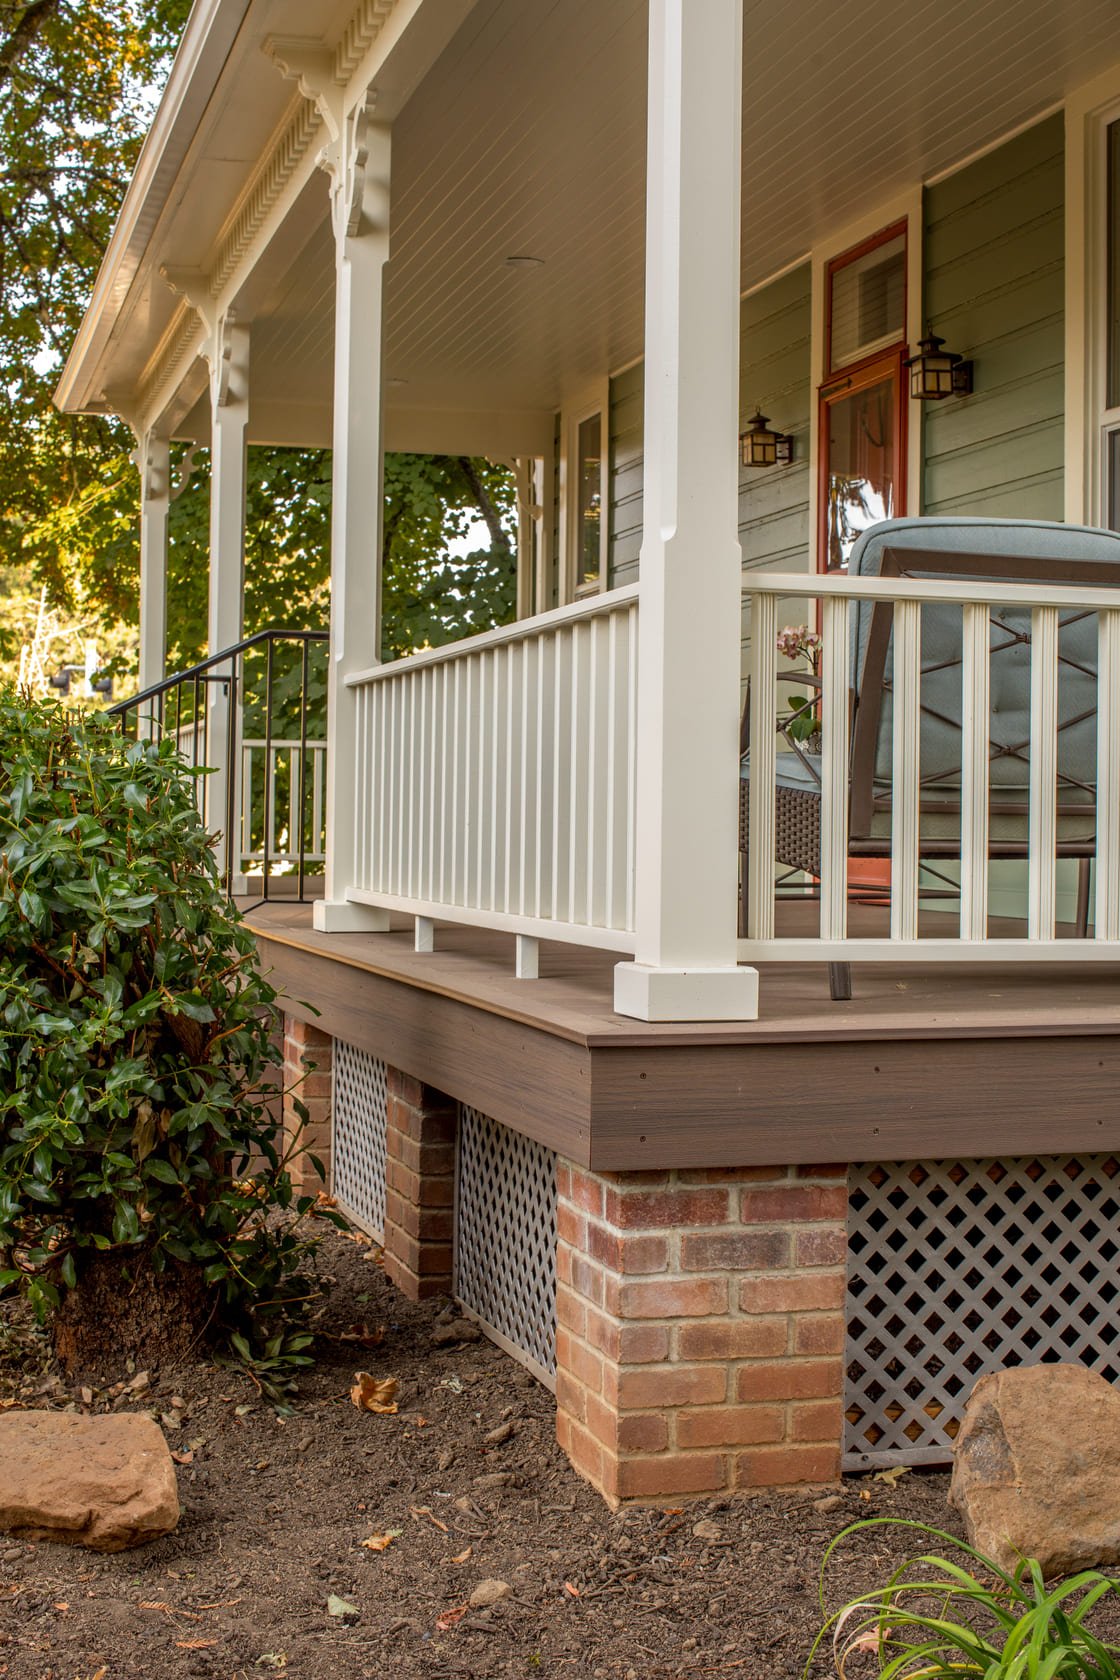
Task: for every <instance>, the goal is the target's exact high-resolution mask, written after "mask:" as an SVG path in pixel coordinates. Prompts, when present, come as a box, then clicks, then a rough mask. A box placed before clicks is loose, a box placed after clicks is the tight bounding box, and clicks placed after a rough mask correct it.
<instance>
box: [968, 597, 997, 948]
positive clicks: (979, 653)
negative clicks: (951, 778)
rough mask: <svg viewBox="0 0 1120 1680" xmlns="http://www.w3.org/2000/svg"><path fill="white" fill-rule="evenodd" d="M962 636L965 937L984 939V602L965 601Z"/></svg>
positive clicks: (987, 685)
mask: <svg viewBox="0 0 1120 1680" xmlns="http://www.w3.org/2000/svg"><path fill="white" fill-rule="evenodd" d="M961 636H962V659H961V722H962V738H961V938H962V939H986V938H987V936H988V798H989V796H988V774H989V771H988V766H989V759H990V752H991V747H990V736H991V719H990V715H989V714H990V711H991V670H990V655H991V641H992V638H991V628H990V616H989V611H988V607H987V605H986V604H983V603H977V602H975V601H969V602H967V603H966V604H965V606H964V609H963V615H962V623H961Z"/></svg>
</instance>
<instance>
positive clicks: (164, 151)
mask: <svg viewBox="0 0 1120 1680" xmlns="http://www.w3.org/2000/svg"><path fill="white" fill-rule="evenodd" d="M251 5H252V0H195V5H194V7H193V9H192V11H191V15H190V18H189V20H188V22H187V27H186V30H185V31H184V34H183V39H182V40H181V41H180V43H179V49H178V51H177V52H176V54H175V61H174V63H173V64H172V66H171V75H170V76H169V78H168V82H167V87H166V88H165V89H164V93H163V97H162V99H161V100H160V103H159V108H158V110H157V111H156V115H155V120H154V121H153V123H152V126H151V129H150V130H149V132H148V136H147V139H146V140H145V141H144V145H143V147H142V149H141V152H140V157H139V159H138V161H137V164H136V169H135V171H134V172H133V176H132V180H131V182H130V183H129V187H128V191H127V193H126V194H125V198H124V203H123V204H122V205H121V209H120V214H119V215H118V217H117V221H116V226H115V227H114V229H113V234H112V238H111V239H110V241H109V245H108V249H107V250H106V252H105V257H104V259H103V261H102V264H101V268H100V270H99V271H98V275H97V280H96V282H95V283H94V288H93V295H92V297H91V298H90V303H89V307H88V308H87V310H86V313H85V316H84V318H83V321H82V324H81V326H80V327H79V329H78V335H77V337H76V338H75V340H74V344H73V347H72V349H71V351H70V355H69V357H68V358H67V361H66V366H65V367H64V368H63V370H62V376H61V378H60V379H59V382H58V387H57V389H56V391H55V398H54V400H55V402H56V403H57V405H58V407H59V408H61V409H63V410H64V411H74V410H80V409H81V408H83V407H85V406H87V405H88V403H89V402H90V400H91V396H97V395H99V394H100V393H91V391H90V389H89V387H90V383H91V381H92V380H93V378H94V377H95V375H96V373H97V368H98V364H99V359H100V356H101V353H102V351H103V349H104V346H105V343H106V341H107V339H108V336H109V334H110V333H111V332H112V330H113V325H114V323H115V321H116V319H117V316H118V315H119V313H120V310H121V307H122V306H123V304H124V301H125V299H126V298H127V296H128V293H129V289H130V288H131V286H132V283H133V280H134V279H135V277H136V272H137V270H138V268H139V266H140V263H141V261H142V260H143V256H144V253H145V251H146V249H147V246H148V241H149V240H150V238H151V236H152V233H153V231H154V229H155V227H156V225H157V223H158V221H159V218H160V216H161V214H162V212H163V210H164V207H165V204H166V201H167V197H168V194H169V192H170V191H171V188H172V186H173V185H174V182H175V180H176V177H177V176H178V173H179V169H180V166H181V164H182V161H183V159H184V157H185V156H186V153H187V150H188V148H189V147H190V144H191V142H192V140H193V139H194V137H195V134H196V132H197V130H198V125H199V123H200V121H201V120H202V116H203V113H204V112H205V110H206V108H207V106H208V105H209V103H210V100H211V99H212V97H213V95H214V90H215V88H216V87H217V84H218V80H219V78H220V76H221V74H222V70H223V68H224V67H225V63H226V60H227V58H228V57H229V53H230V50H231V48H232V46H233V44H234V42H235V41H236V39H237V36H238V33H239V31H240V29H241V25H242V24H243V22H244V21H245V16H246V14H247V12H248V10H249V7H250V6H251Z"/></svg>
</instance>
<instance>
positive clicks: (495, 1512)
mask: <svg viewBox="0 0 1120 1680" xmlns="http://www.w3.org/2000/svg"><path fill="white" fill-rule="evenodd" d="M324 1271H325V1272H326V1271H329V1274H330V1275H329V1276H325V1277H324V1279H323V1282H324V1287H325V1292H326V1293H325V1297H324V1302H323V1305H322V1307H321V1309H320V1316H319V1318H318V1322H317V1326H316V1328H317V1330H318V1331H319V1332H320V1345H319V1351H320V1362H319V1364H318V1365H317V1366H316V1367H315V1369H314V1370H313V1371H312V1372H311V1373H310V1374H309V1375H307V1376H305V1377H304V1378H303V1380H302V1383H301V1394H300V1398H299V1401H298V1403H297V1409H296V1410H295V1412H294V1414H293V1415H292V1416H291V1417H288V1418H278V1417H277V1416H276V1414H275V1412H274V1410H273V1409H272V1407H271V1406H269V1405H268V1404H267V1403H264V1402H262V1401H261V1399H260V1397H259V1396H258V1395H257V1394H256V1393H255V1391H254V1390H253V1388H252V1386H251V1384H250V1383H249V1382H248V1381H247V1380H246V1378H245V1377H244V1376H243V1375H238V1374H235V1373H234V1372H232V1371H230V1370H229V1369H224V1368H221V1367H217V1366H215V1365H214V1364H213V1363H211V1362H210V1361H209V1359H208V1358H207V1357H205V1356H202V1355H197V1354H196V1356H195V1357H194V1360H193V1362H188V1363H187V1364H186V1365H181V1366H180V1367H179V1368H178V1369H177V1370H173V1369H172V1368H171V1367H170V1366H169V1365H167V1364H165V1366H164V1367H163V1368H162V1369H160V1370H158V1371H157V1370H154V1369H153V1370H152V1372H151V1373H150V1375H151V1384H152V1386H151V1388H150V1389H147V1388H145V1387H144V1386H143V1384H142V1383H141V1384H140V1385H139V1386H136V1385H134V1387H133V1390H132V1393H131V1394H129V1393H125V1394H122V1395H119V1396H117V1397H115V1398H114V1397H112V1396H109V1395H107V1394H105V1393H103V1392H98V1393H95V1394H94V1395H93V1399H92V1405H93V1407H94V1409H104V1408H105V1407H107V1406H110V1405H115V1406H117V1407H118V1408H120V1407H127V1408H133V1409H136V1408H137V1407H138V1403H141V1402H142V1403H143V1404H144V1405H145V1406H151V1407H152V1408H153V1409H154V1410H155V1412H156V1414H157V1415H163V1416H164V1418H165V1428H166V1429H167V1435H168V1440H169V1444H170V1445H171V1447H172V1449H173V1450H174V1451H175V1452H176V1453H179V1454H180V1455H182V1456H183V1457H185V1458H187V1457H189V1459H190V1462H189V1463H184V1464H183V1465H182V1467H181V1469H180V1472H179V1480H180V1494H181V1499H182V1505H183V1515H182V1520H181V1522H180V1524H179V1528H178V1530H177V1531H176V1532H175V1533H174V1534H173V1535H170V1536H168V1537H167V1538H166V1539H163V1540H160V1541H156V1542H154V1543H152V1544H149V1545H147V1546H145V1547H143V1548H141V1549H139V1550H137V1551H133V1552H125V1553H121V1554H118V1555H115V1556H110V1557H105V1556H99V1555H95V1554H91V1553H88V1552H84V1551H80V1550H76V1549H73V1548H70V1547H66V1546H60V1545H54V1544H47V1543H40V1544H37V1545H32V1544H27V1543H25V1542H20V1541H17V1540H12V1539H9V1538H7V1537H5V1536H2V1535H0V1676H3V1677H4V1680H124V1677H126V1676H129V1677H132V1676H137V1677H143V1680H164V1677H167V1680H265V1677H268V1676H272V1675H284V1676H287V1677H289V1680H451V1677H459V1676H478V1677H480V1680H498V1677H506V1676H517V1677H530V1676H537V1675H540V1676H548V1675H552V1676H556V1677H564V1680H639V1677H640V1680H678V1677H685V1676H688V1677H691V1676H706V1677H710V1680H780V1677H786V1676H789V1677H792V1676H795V1675H799V1674H801V1672H802V1669H803V1667H804V1664H805V1660H806V1655H807V1652H808V1650H809V1647H810V1644H811V1642H812V1638H813V1635H814V1633H815V1631H816V1629H817V1627H818V1625H819V1620H820V1616H819V1609H818V1604H817V1573H818V1570H819V1567H820V1562H821V1557H822V1554H823V1552H824V1550H825V1547H826V1546H827V1544H828V1542H829V1540H830V1539H831V1538H832V1536H833V1535H834V1534H836V1533H837V1532H838V1531H839V1530H840V1529H841V1528H843V1527H844V1526H845V1525H846V1524H847V1523H849V1522H851V1521H853V1520H856V1519H859V1518H863V1517H869V1516H872V1515H882V1516H892V1517H909V1518H915V1519H918V1520H923V1521H927V1522H932V1523H935V1524H938V1525H945V1526H948V1527H950V1528H955V1527H956V1521H955V1518H954V1517H953V1516H952V1514H951V1513H949V1512H948V1511H947V1509H946V1505H945V1493H946V1483H947V1478H946V1477H945V1476H944V1475H941V1474H936V1475H917V1474H910V1475H904V1476H903V1477H902V1478H901V1480H900V1482H899V1484H898V1486H897V1487H895V1486H891V1485H889V1484H887V1483H884V1482H882V1481H876V1480H873V1479H869V1478H860V1479H851V1480H849V1481H847V1482H846V1483H845V1485H844V1488H843V1490H842V1492H841V1493H840V1494H839V1495H838V1496H836V1498H837V1499H838V1502H830V1503H829V1504H828V1505H827V1506H825V1507H823V1508H822V1507H819V1506H818V1504H817V1503H816V1502H817V1501H818V1500H820V1499H821V1498H822V1490H817V1491H816V1492H815V1493H809V1494H805V1495H799V1494H794V1493H789V1492H783V1493H775V1494H766V1495H761V1496H757V1497H752V1498H742V1499H738V1500H734V1501H727V1500H722V1499H721V1500H710V1501H707V1502H705V1503H701V1504H696V1505H689V1506H688V1507H687V1508H685V1509H675V1508H674V1509H667V1508H665V1507H660V1508H654V1509H639V1510H628V1511H626V1512H623V1513H612V1512H611V1511H609V1510H608V1509H607V1507H606V1506H605V1505H604V1504H603V1503H602V1501H601V1500H600V1499H599V1497H598V1496H597V1495H596V1494H595V1493H593V1492H592V1490H591V1489H590V1488H589V1487H588V1486H587V1485H586V1484H585V1483H584V1482H582V1481H581V1480H580V1479H579V1477H578V1476H576V1474H575V1473H574V1471H572V1469H571V1468H570V1467H569V1465H568V1463H567V1461H566V1460H565V1459H564V1458H563V1456H562V1455H561V1453H560V1451H559V1449H558V1448H557V1446H556V1444H555V1440H554V1435H553V1416H554V1404H553V1400H552V1397H551V1395H549V1394H548V1393H547V1392H546V1391H545V1390H544V1389H543V1388H542V1387H540V1386H539V1385H538V1384H537V1383H536V1382H535V1381H534V1380H533V1378H532V1377H530V1376H529V1375H528V1374H527V1373H525V1372H524V1371H522V1370H521V1369H520V1368H519V1367H518V1366H517V1365H516V1364H515V1363H514V1362H513V1361H512V1360H510V1359H509V1358H507V1357H506V1356H505V1355H504V1354H502V1353H500V1352H499V1351H498V1350H497V1349H496V1348H494V1347H493V1346H491V1344H490V1343H488V1342H486V1341H477V1342H470V1343H465V1344H460V1345H456V1346H450V1347H443V1346H438V1345H436V1342H435V1341H433V1330H434V1329H435V1328H436V1325H437V1319H438V1316H439V1313H440V1310H441V1309H440V1304H439V1303H437V1304H435V1305H431V1306H422V1307H416V1306H411V1305H409V1304H408V1303H406V1302H405V1301H404V1300H403V1298H402V1297H401V1296H400V1295H399V1294H398V1293H397V1292H396V1291H395V1290H394V1289H393V1288H392V1286H391V1285H390V1284H388V1283H387V1282H386V1280H385V1278H384V1276H383V1274H382V1273H381V1271H380V1270H379V1268H378V1267H377V1265H376V1264H375V1263H371V1250H370V1249H369V1247H368V1246H362V1245H361V1244H359V1243H356V1242H353V1241H350V1240H347V1239H346V1238H345V1237H342V1236H340V1235H338V1234H336V1233H333V1232H332V1234H331V1235H330V1236H329V1237H328V1238H327V1240H326V1243H325V1246H324ZM355 1321H364V1322H365V1323H366V1324H368V1325H369V1326H378V1325H380V1324H384V1325H385V1326H386V1332H385V1336H384V1340H383V1341H382V1343H381V1345H380V1346H378V1347H377V1348H376V1349H372V1350H367V1349H363V1348H362V1347H361V1345H360V1344H359V1343H355V1342H354V1341H350V1340H345V1339H343V1338H344V1337H345V1335H346V1333H347V1331H348V1330H350V1329H351V1327H352V1326H353V1325H354V1323H355ZM359 1368H364V1369H368V1370H370V1371H372V1372H373V1374H374V1375H375V1376H378V1377H388V1376H393V1377H396V1378H397V1379H398V1380H399V1383H400V1389H399V1394H398V1402H399V1411H398V1412H397V1414H396V1415H372V1414H370V1413H360V1412H358V1411H357V1410H356V1409H355V1407H354V1406H353V1405H352V1404H351V1401H350V1398H349V1389H350V1384H351V1382H352V1380H353V1375H354V1372H355V1371H356V1370H357V1369H359ZM117 1376H118V1379H126V1378H127V1377H128V1376H129V1373H128V1372H127V1371H123V1370H122V1371H119V1372H118V1373H117ZM13 1396H17V1397H18V1398H19V1400H20V1402H21V1403H22V1404H30V1405H35V1406H47V1407H65V1406H71V1407H77V1408H78V1409H82V1408H83V1400H82V1396H81V1392H80V1390H79V1389H76V1388H74V1387H73V1386H71V1385H70V1384H68V1383H67V1382H66V1381H65V1379H63V1377H62V1376H61V1375H60V1373H59V1371H58V1368H57V1366H56V1364H55V1362H54V1359H53V1355H52V1354H51V1352H50V1349H49V1347H48V1345H47V1343H46V1340H45V1338H44V1337H43V1336H42V1335H41V1334H40V1333H39V1332H37V1331H36V1330H34V1329H33V1327H31V1326H30V1325H29V1324H28V1323H27V1321H26V1318H25V1317H24V1316H23V1315H22V1313H21V1312H20V1311H19V1310H17V1309H14V1308H13V1307H12V1306H11V1304H8V1306H7V1307H0V1400H2V1399H4V1398H5V1397H7V1398H9V1399H10V1398H11V1397H13ZM175 1398H177V1399H179V1400H181V1401H182V1402H184V1404H183V1405H182V1406H181V1407H178V1406H176V1405H175V1404H174V1399H175ZM87 1409H88V1408H87ZM178 1418H181V1422H180V1423H179V1426H178V1427H171V1425H172V1424H174V1423H175V1422H176V1421H177V1419H178ZM166 1420H170V1423H168V1422H167V1421H166ZM506 1424H508V1425H510V1426H511V1431H510V1433H509V1434H508V1438H506V1439H503V1440H501V1441H499V1442H488V1441H487V1436H488V1435H489V1434H490V1433H491V1431H494V1430H497V1429H501V1426H503V1425H506ZM503 1433H504V1431H503ZM697 1525H701V1526H700V1528H699V1531H698V1529H697ZM392 1529H399V1530H400V1531H401V1532H400V1534H399V1535H398V1536H397V1537H396V1538H394V1539H393V1540H392V1541H391V1543H390V1544H389V1546H388V1548H387V1549H386V1550H384V1551H380V1552H375V1551H372V1550H369V1549H365V1548H363V1546H362V1544H361V1542H362V1541H363V1540H366V1539H367V1538H369V1537H370V1536H372V1535H375V1534H384V1533H385V1532H386V1531H389V1530H392ZM906 1538H907V1536H906V1532H905V1531H904V1530H897V1529H888V1530H871V1531H869V1532H868V1533H865V1534H863V1535H861V1536H858V1537H856V1538H855V1539H854V1540H853V1541H851V1542H846V1543H845V1549H844V1552H843V1555H842V1557H841V1559H840V1561H839V1563H838V1565H837V1567H836V1568H835V1570H834V1571H833V1579H832V1582H831V1588H830V1602H831V1603H832V1604H837V1603H839V1602H842V1601H843V1600H844V1599H846V1598H848V1597H851V1596H852V1595H853V1594H854V1593H856V1592H857V1591H858V1590H859V1589H860V1588H861V1587H864V1586H866V1585H869V1584H872V1583H874V1582H878V1581H882V1579H883V1577H884V1573H885V1571H886V1568H887V1565H888V1562H889V1561H891V1560H893V1559H897V1558H899V1557H901V1556H902V1555H904V1554H905V1552H906V1551H907V1550H913V1549H915V1548H914V1547H912V1546H911V1547H908V1546H907V1545H906V1544H905V1543H904V1542H905V1540H906ZM488 1579H498V1580H501V1581H505V1582H508V1583H509V1585H510V1586H511V1587H512V1589H513V1590H512V1594H511V1596H509V1597H508V1598H506V1599H504V1601H503V1602H501V1603H499V1604H497V1605H496V1606H494V1607H493V1608H492V1609H489V1610H485V1609H484V1610H469V1611H466V1612H465V1613H464V1611H463V1607H464V1606H465V1605H466V1602H467V1599H468V1597H469V1595H470V1593H471V1592H472V1590H473V1589H474V1588H475V1587H477V1586H478V1584H479V1583H480V1582H482V1581H484V1580H488ZM330 1595H335V1597H336V1598H338V1599H342V1600H345V1601H346V1603H347V1604H349V1605H350V1606H352V1607H353V1612H352V1613H351V1612H350V1611H347V1612H346V1613H345V1614H344V1615H341V1616H339V1615H332V1614H330V1611H329V1607H328V1599H329V1597H330ZM334 1608H335V1609H336V1610H337V1608H338V1606H337V1604H336V1605H335V1607H334ZM441 1618H442V1619H443V1621H444V1623H445V1625H444V1626H443V1627H441V1625H440V1622H441ZM448 1622H450V1623H451V1624H452V1625H450V1626H448V1625H446V1624H447V1623H448ZM828 1672H830V1669H829V1666H828V1664H827V1663H825V1662H823V1661H822V1662H821V1663H820V1664H819V1665H817V1667H816V1668H815V1669H814V1673H816V1674H819V1675H824V1674H825V1673H828Z"/></svg>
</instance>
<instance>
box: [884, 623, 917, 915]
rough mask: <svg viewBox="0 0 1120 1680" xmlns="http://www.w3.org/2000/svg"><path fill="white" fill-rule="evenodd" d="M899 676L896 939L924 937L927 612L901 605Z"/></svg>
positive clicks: (894, 772)
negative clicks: (921, 828) (921, 834)
mask: <svg viewBox="0 0 1120 1680" xmlns="http://www.w3.org/2000/svg"><path fill="white" fill-rule="evenodd" d="M893 651H894V674H893V682H892V686H891V707H892V714H893V735H894V739H893V747H892V759H891V938H892V939H917V937H918V868H919V844H920V842H919V824H920V806H921V788H922V782H921V763H920V746H919V741H920V724H921V699H922V606H921V602H920V601H899V602H897V603H896V604H895V609H894V635H893Z"/></svg>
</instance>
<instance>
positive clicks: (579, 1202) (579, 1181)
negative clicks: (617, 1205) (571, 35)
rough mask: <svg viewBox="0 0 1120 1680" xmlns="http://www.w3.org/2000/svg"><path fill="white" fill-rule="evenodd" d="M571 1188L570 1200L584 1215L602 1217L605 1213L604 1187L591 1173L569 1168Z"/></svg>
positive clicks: (568, 1177) (569, 1192) (568, 1174)
mask: <svg viewBox="0 0 1120 1680" xmlns="http://www.w3.org/2000/svg"><path fill="white" fill-rule="evenodd" d="M566 1177H567V1180H568V1184H569V1188H568V1199H569V1200H571V1202H572V1203H573V1204H574V1205H575V1206H576V1207H577V1208H582V1209H583V1211H584V1213H593V1214H595V1215H596V1216H599V1217H601V1215H602V1212H603V1186H602V1184H601V1183H600V1181H599V1180H598V1179H597V1178H596V1177H594V1176H593V1175H592V1174H591V1173H585V1172H582V1171H581V1170H580V1168H579V1167H573V1166H571V1165H569V1166H568V1171H567V1174H566Z"/></svg>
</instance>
